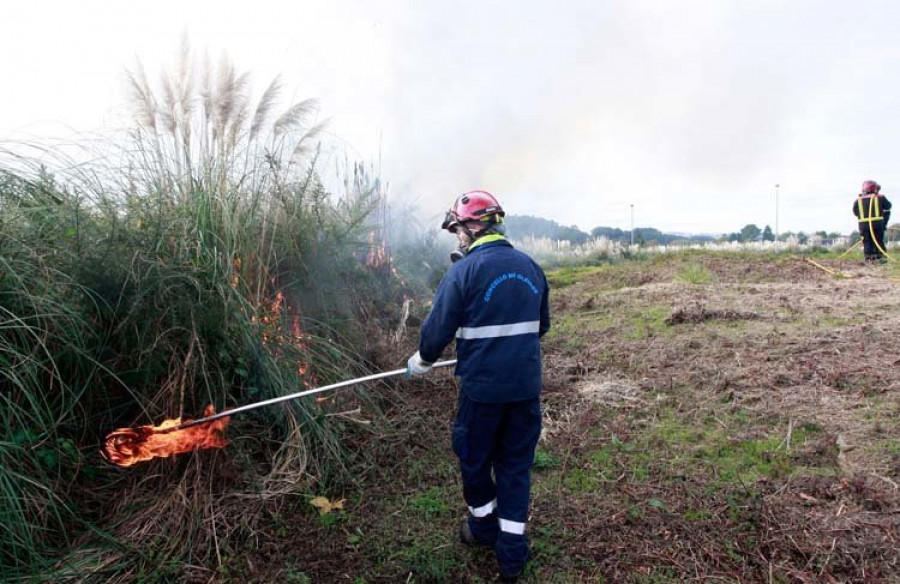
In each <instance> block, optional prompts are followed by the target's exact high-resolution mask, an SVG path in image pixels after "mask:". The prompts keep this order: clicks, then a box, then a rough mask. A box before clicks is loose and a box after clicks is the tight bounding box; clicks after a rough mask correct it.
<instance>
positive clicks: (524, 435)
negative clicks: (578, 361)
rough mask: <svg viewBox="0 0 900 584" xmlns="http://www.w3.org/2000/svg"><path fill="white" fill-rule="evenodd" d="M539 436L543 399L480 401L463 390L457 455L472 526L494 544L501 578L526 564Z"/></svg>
mask: <svg viewBox="0 0 900 584" xmlns="http://www.w3.org/2000/svg"><path fill="white" fill-rule="evenodd" d="M540 435H541V405H540V399H539V398H534V399H529V400H524V401H518V402H510V403H481V402H476V401H472V400H471V399H469V398H468V397H467V396H466V395H465V392H464V391H460V392H459V402H458V407H457V413H456V422H455V423H454V424H453V451H454V452H455V453H456V455H457V456H458V457H459V466H460V472H461V475H462V483H463V497H465V500H466V504H467V505H468V506H469V510H470V520H469V527H470V529H471V530H472V534H473V535H474V536H475V537H476V538H477V539H479V540H480V541H482V542H483V543H486V544H489V545H493V546H494V550H495V553H496V555H497V562H498V563H499V565H500V572H501V574H505V575H517V574H518V573H519V572H520V571H521V570H522V567H523V566H524V565H525V562H526V561H527V560H528V544H527V542H526V540H525V535H524V529H525V523H526V521H527V520H528V505H529V499H530V493H531V467H532V465H533V464H534V449H535V447H536V446H537V442H538V438H539V437H540Z"/></svg>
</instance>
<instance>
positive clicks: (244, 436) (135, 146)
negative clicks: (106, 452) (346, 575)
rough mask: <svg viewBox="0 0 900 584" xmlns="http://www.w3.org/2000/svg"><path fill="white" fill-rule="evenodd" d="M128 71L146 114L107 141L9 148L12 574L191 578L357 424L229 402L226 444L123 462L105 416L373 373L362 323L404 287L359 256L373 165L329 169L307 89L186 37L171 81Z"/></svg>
mask: <svg viewBox="0 0 900 584" xmlns="http://www.w3.org/2000/svg"><path fill="white" fill-rule="evenodd" d="M129 84H130V87H131V90H132V91H131V92H132V96H133V98H134V103H133V106H134V108H133V109H134V112H135V116H136V117H135V122H134V124H133V125H132V127H131V129H130V131H129V132H128V133H127V136H125V137H124V138H120V139H116V140H112V141H110V142H109V143H105V144H103V145H102V147H103V151H102V156H94V157H93V158H92V159H91V160H90V161H89V162H84V158H85V157H84V156H82V157H81V160H79V163H78V164H74V163H73V162H72V161H71V160H70V159H62V158H60V157H58V156H57V157H54V153H53V152H49V151H48V152H44V153H42V156H41V157H40V159H41V160H42V162H41V163H38V162H36V161H35V160H36V159H35V158H21V157H14V156H11V155H10V156H7V157H6V158H5V159H4V161H3V166H2V169H3V175H2V181H0V222H2V229H0V321H2V328H0V359H2V365H3V366H2V376H0V400H2V404H3V405H2V408H0V424H2V430H0V431H2V436H0V519H2V521H0V525H2V526H3V527H2V528H0V573H2V574H4V576H5V577H8V578H9V579H13V578H19V579H27V578H29V577H31V578H35V579H38V580H41V579H48V580H54V581H66V580H69V581H102V582H109V581H113V582H115V581H134V580H154V579H155V580H154V581H156V580H158V581H170V580H178V579H184V578H186V577H188V576H189V575H190V574H189V572H190V570H191V569H197V570H201V571H202V570H207V571H208V570H209V569H215V567H216V566H217V565H218V564H220V563H221V561H222V558H223V557H224V556H225V555H227V553H229V550H234V549H237V548H239V547H240V546H241V545H243V544H242V542H243V541H244V539H243V538H244V537H246V536H248V534H250V533H252V532H253V529H254V526H255V525H256V521H258V517H259V509H260V508H261V506H263V505H265V504H266V502H267V501H270V500H272V499H275V498H278V497H279V496H282V495H285V494H296V493H304V492H308V491H309V490H311V489H325V488H327V485H328V484H329V481H330V480H332V479H333V478H334V477H339V476H340V475H341V472H342V471H341V469H342V465H343V455H342V450H341V433H342V431H344V430H352V428H349V429H348V428H344V427H342V426H341V424H343V423H344V422H339V421H335V420H338V419H339V418H336V417H331V416H327V415H325V413H324V412H323V411H322V410H321V409H320V408H321V407H323V406H319V405H317V404H316V403H315V402H314V400H311V401H310V402H307V401H304V402H301V403H296V402H293V403H290V404H287V405H283V406H277V407H273V408H267V409H264V410H257V411H255V412H253V413H248V414H247V415H245V416H240V417H238V418H236V419H234V420H233V421H232V423H231V428H232V430H231V431H230V432H229V433H230V434H231V435H232V444H231V445H230V446H229V447H228V451H227V452H226V453H223V452H220V451H201V452H195V453H194V454H193V455H188V456H182V457H177V458H174V459H161V460H155V461H152V462H149V463H146V464H143V465H136V466H134V467H130V468H128V469H125V470H122V469H118V468H113V467H111V466H109V465H107V464H105V463H103V462H101V460H100V458H99V456H98V448H99V445H100V444H101V443H102V440H103V437H104V436H105V434H106V433H107V432H109V431H110V430H112V429H114V428H116V427H121V426H133V425H137V424H149V423H159V421H160V420H161V419H162V418H171V417H177V416H190V417H195V416H199V415H202V412H203V408H204V407H205V406H206V405H207V404H213V405H214V406H215V408H216V410H222V409H224V408H229V407H234V406H236V405H240V404H243V403H248V402H250V401H256V400H262V399H267V398H270V397H273V396H277V395H284V394H287V393H292V392H295V391H298V390H300V389H303V388H304V386H313V385H321V384H325V383H329V382H333V381H336V380H339V379H343V378H346V377H348V376H355V375H356V374H359V373H361V372H362V371H363V370H364V369H365V367H366V361H367V358H368V357H369V355H367V354H366V350H365V348H364V347H365V346H366V345H365V343H364V340H365V339H363V338H362V336H361V335H362V334H363V332H362V331H364V328H363V327H360V326H359V322H360V320H361V319H362V318H363V317H364V315H365V314H366V312H367V311H370V310H371V308H370V306H371V305H372V304H375V303H377V301H378V300H379V297H378V296H377V294H373V293H371V291H373V290H384V289H390V287H391V284H385V283H384V282H383V281H381V280H387V279H390V277H391V276H390V273H389V272H385V271H383V270H382V271H379V270H376V269H373V268H372V265H371V262H370V263H369V265H367V262H366V260H367V257H368V256H370V255H371V251H372V248H373V246H377V245H379V244H378V242H373V241H371V238H370V237H368V235H369V231H370V228H369V226H368V223H367V217H369V216H370V214H371V213H372V211H373V209H376V208H377V207H378V205H379V204H380V202H379V196H380V194H381V193H380V189H379V188H378V182H377V181H375V180H372V179H371V178H370V177H368V176H361V175H360V176H357V177H356V178H355V179H354V181H353V183H352V184H353V188H352V189H350V191H348V192H346V193H343V196H340V197H338V196H335V195H334V194H332V193H329V192H328V191H327V189H326V188H325V187H324V185H323V183H322V181H321V180H320V175H319V172H318V165H319V164H320V157H321V154H320V148H319V146H318V135H319V132H320V130H321V125H320V124H319V123H318V120H317V107H316V104H315V102H314V101H311V100H307V101H301V102H299V103H295V104H292V105H289V106H287V107H286V108H279V107H278V103H279V93H280V89H281V88H280V85H279V83H278V81H277V80H276V81H274V82H273V83H272V84H270V85H269V86H268V87H267V88H266V90H265V91H264V92H263V93H262V94H261V96H260V97H259V99H258V100H256V101H255V102H254V101H252V100H251V98H250V83H249V77H248V76H247V75H246V74H242V73H239V72H238V71H236V70H235V68H234V66H233V65H232V64H231V62H230V61H228V60H227V59H224V58H223V59H222V60H221V61H220V62H219V63H218V64H217V65H216V66H212V65H210V64H209V63H208V62H207V63H205V64H204V66H202V67H201V68H200V70H199V73H198V71H197V70H196V67H195V66H194V64H193V61H192V59H191V57H190V55H189V54H188V51H187V50H186V49H185V52H184V55H183V58H182V60H181V63H180V64H179V66H178V68H177V71H176V72H175V73H174V74H171V75H166V76H164V77H163V78H162V81H161V82H160V84H159V85H158V86H154V85H153V84H151V83H150V82H149V80H148V78H147V76H146V75H145V73H144V72H143V70H142V69H141V68H140V67H138V68H137V69H136V70H135V71H134V72H132V73H131V74H130V75H129ZM96 148H97V146H96V145H91V146H90V147H85V151H86V152H88V153H89V154H96V152H97V150H96ZM48 160H50V161H52V162H53V163H55V165H54V164H51V163H48V162H47V161H48ZM336 399H337V400H341V399H346V400H354V399H357V397H356V396H353V395H349V394H342V397H337V398H336ZM190 566H194V567H195V568H191V567H190Z"/></svg>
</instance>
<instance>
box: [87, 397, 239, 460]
mask: <svg viewBox="0 0 900 584" xmlns="http://www.w3.org/2000/svg"><path fill="white" fill-rule="evenodd" d="M214 413H216V410H215V408H213V406H212V405H208V406H206V409H205V410H204V411H203V415H204V416H211V415H213V414H214ZM229 420H230V418H229V417H225V418H220V419H218V420H213V421H212V422H209V423H206V424H199V425H197V426H191V427H190V428H185V429H184V430H174V431H172V432H162V430H165V429H167V428H174V427H175V426H178V425H179V424H181V423H182V420H181V418H174V419H171V420H163V423H162V424H160V425H159V426H138V427H137V428H119V429H118V430H114V431H112V432H110V433H109V435H107V436H106V443H105V444H104V446H103V450H102V451H101V454H102V455H103V458H104V459H106V460H107V461H109V462H111V463H113V464H116V465H118V466H131V465H133V464H136V463H138V462H143V461H145V460H151V459H153V458H167V457H169V456H173V455H175V454H182V453H184V452H190V451H192V450H196V449H198V448H224V447H225V446H226V445H227V444H228V440H227V439H226V438H225V428H226V426H228V421H229ZM185 421H187V420H185Z"/></svg>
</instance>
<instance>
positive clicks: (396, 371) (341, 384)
mask: <svg viewBox="0 0 900 584" xmlns="http://www.w3.org/2000/svg"><path fill="white" fill-rule="evenodd" d="M455 364H456V359H451V360H449V361H438V362H437V363H435V364H434V365H432V368H434V369H437V368H438V367H448V366H450V365H455ZM403 373H406V369H394V370H393V371H386V372H384V373H375V374H373V375H366V376H365V377H357V378H356V379H348V380H346V381H339V382H338V383H332V384H331V385H325V386H322V387H316V388H313V389H307V390H306V391H300V392H297V393H292V394H290V395H282V396H279V397H273V398H272V399H267V400H265V401H261V402H256V403H253V404H247V405H245V406H240V407H238V408H234V409H231V410H223V411H221V412H219V413H216V414H212V415H211V416H206V417H204V418H197V419H196V420H189V421H187V422H185V423H183V424H178V425H177V426H172V427H171V428H165V429H164V430H158V431H157V432H156V433H157V434H168V433H169V432H174V431H176V430H184V429H185V428H190V427H192V426H199V425H200V424H206V423H207V422H212V421H213V420H218V419H219V418H225V417H227V416H233V415H235V414H240V413H241V412H249V411H250V410H255V409H257V408H262V407H265V406H270V405H272V404H278V403H281V402H285V401H289V400H292V399H297V398H301V397H306V396H308V395H315V394H317V393H322V392H324V391H330V390H332V389H338V388H341V387H347V386H348V385H354V384H357V383H365V382H366V381H374V380H376V379H385V378H387V377H394V376H396V375H402V374H403Z"/></svg>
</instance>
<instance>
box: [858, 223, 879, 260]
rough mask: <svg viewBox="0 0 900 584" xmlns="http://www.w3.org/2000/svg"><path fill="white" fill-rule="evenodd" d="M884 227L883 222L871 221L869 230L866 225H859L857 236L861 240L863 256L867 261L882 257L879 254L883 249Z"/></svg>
mask: <svg viewBox="0 0 900 584" xmlns="http://www.w3.org/2000/svg"><path fill="white" fill-rule="evenodd" d="M884 227H885V222H884V221H873V222H872V227H871V229H870V228H869V224H868V223H863V222H860V223H859V234H860V236H862V240H863V255H865V257H866V259H867V260H868V259H880V258H882V257H884V254H883V253H881V250H882V249H884ZM873 234H874V237H873ZM876 242H877V243H876ZM878 246H881V248H879V247H878Z"/></svg>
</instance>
